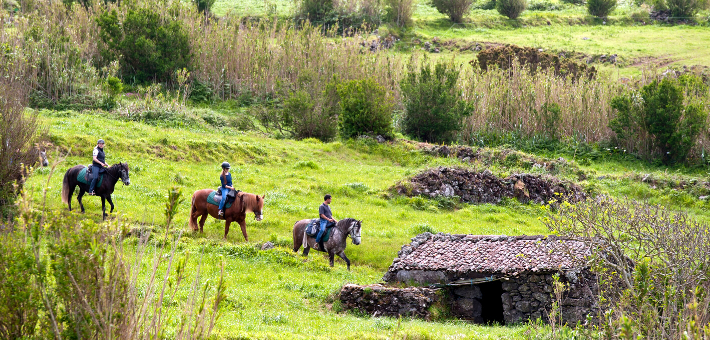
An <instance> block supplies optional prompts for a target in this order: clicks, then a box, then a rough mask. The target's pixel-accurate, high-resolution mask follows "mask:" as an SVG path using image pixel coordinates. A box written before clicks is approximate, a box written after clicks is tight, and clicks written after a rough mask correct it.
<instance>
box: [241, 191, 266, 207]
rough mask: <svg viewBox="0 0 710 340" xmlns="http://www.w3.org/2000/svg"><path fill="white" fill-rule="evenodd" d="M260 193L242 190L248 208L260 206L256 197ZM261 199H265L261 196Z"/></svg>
mask: <svg viewBox="0 0 710 340" xmlns="http://www.w3.org/2000/svg"><path fill="white" fill-rule="evenodd" d="M257 196H258V195H256V194H250V193H248V192H243V191H242V200H243V201H244V205H245V206H246V208H247V209H250V208H251V207H258V206H259V203H258V201H257V199H256V197H257ZM260 199H261V200H262V201H263V200H264V199H263V198H261V197H260Z"/></svg>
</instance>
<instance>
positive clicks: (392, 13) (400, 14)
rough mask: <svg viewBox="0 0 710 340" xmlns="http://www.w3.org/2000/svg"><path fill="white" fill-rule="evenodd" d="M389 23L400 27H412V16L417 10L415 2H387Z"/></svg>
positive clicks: (410, 0)
mask: <svg viewBox="0 0 710 340" xmlns="http://www.w3.org/2000/svg"><path fill="white" fill-rule="evenodd" d="M385 5H386V18H387V21H389V22H391V23H393V24H395V25H397V26H399V27H407V26H411V25H412V14H413V13H414V11H415V9H416V3H415V2H414V0H385Z"/></svg>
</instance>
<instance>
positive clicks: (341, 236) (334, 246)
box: [293, 218, 362, 270]
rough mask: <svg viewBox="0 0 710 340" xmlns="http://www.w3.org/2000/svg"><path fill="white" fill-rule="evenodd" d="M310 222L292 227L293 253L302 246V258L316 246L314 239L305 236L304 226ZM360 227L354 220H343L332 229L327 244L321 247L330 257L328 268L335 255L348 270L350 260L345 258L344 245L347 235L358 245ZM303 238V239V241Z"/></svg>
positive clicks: (360, 223)
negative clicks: (346, 265)
mask: <svg viewBox="0 0 710 340" xmlns="http://www.w3.org/2000/svg"><path fill="white" fill-rule="evenodd" d="M310 222H311V220H300V221H298V222H296V223H295V224H294V225H293V251H294V252H297V251H298V249H300V248H301V246H303V256H308V252H309V251H310V250H311V248H313V245H315V244H316V238H315V237H312V236H307V235H306V232H305V231H306V226H307V225H308V223H310ZM361 226H362V221H358V220H356V219H354V218H344V219H342V220H340V221H338V223H336V224H335V226H334V227H333V228H334V230H333V234H332V235H330V238H329V239H328V242H325V243H324V244H323V246H324V247H325V250H321V251H323V252H328V255H329V256H330V266H331V267H332V266H333V258H334V257H335V255H336V254H337V255H338V256H340V258H342V259H343V260H345V263H347V264H348V270H350V260H348V257H347V256H345V245H346V244H347V238H348V235H350V238H351V239H352V240H353V244H354V245H358V244H360V227H361ZM304 236H305V239H304Z"/></svg>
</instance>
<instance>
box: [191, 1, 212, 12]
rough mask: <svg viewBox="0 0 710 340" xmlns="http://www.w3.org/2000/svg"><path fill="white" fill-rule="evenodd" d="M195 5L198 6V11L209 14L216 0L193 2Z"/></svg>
mask: <svg viewBox="0 0 710 340" xmlns="http://www.w3.org/2000/svg"><path fill="white" fill-rule="evenodd" d="M193 2H194V3H195V6H197V10H198V11H199V12H201V13H205V14H207V13H209V12H210V10H211V9H212V5H214V2H215V0H193Z"/></svg>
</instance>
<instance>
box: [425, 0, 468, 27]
mask: <svg viewBox="0 0 710 340" xmlns="http://www.w3.org/2000/svg"><path fill="white" fill-rule="evenodd" d="M431 4H432V5H434V7H435V8H436V10H437V11H439V13H441V14H445V15H446V16H448V17H449V19H451V21H453V22H454V23H461V22H463V17H464V15H466V14H468V12H469V11H470V10H471V5H472V4H473V0H431Z"/></svg>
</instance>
